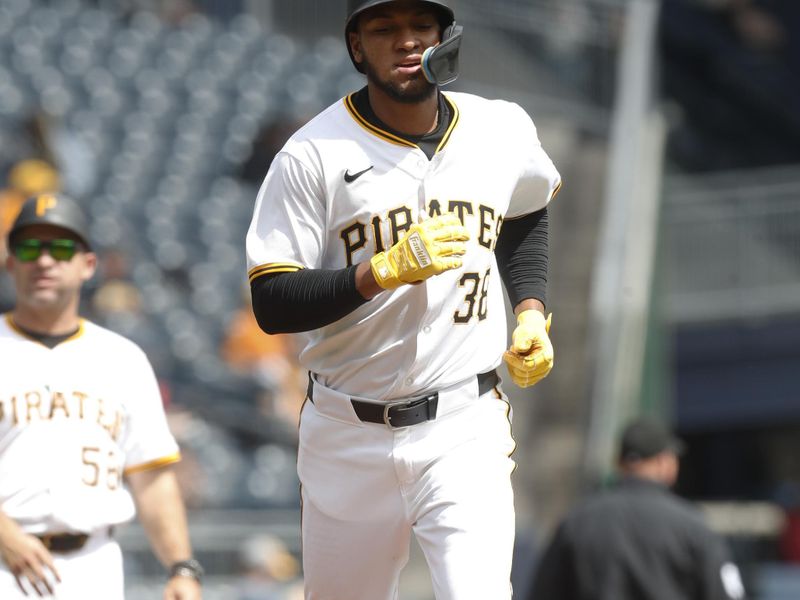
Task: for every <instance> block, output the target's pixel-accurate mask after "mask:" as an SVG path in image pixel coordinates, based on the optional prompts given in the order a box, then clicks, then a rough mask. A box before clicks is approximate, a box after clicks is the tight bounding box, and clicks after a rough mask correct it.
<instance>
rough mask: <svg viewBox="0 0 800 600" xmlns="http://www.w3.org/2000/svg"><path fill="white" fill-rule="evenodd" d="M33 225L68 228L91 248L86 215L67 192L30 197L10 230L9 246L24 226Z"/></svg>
mask: <svg viewBox="0 0 800 600" xmlns="http://www.w3.org/2000/svg"><path fill="white" fill-rule="evenodd" d="M31 225H53V226H55V227H61V228H62V229H67V230H68V231H71V232H72V233H74V234H75V235H77V236H78V237H79V238H80V239H81V242H82V243H83V245H84V246H86V248H87V249H91V245H90V244H89V226H88V223H87V221H86V215H84V213H83V210H82V209H81V207H80V205H79V204H78V203H77V202H76V201H75V200H73V199H72V198H70V197H69V196H67V195H65V194H62V193H47V194H38V195H36V196H33V197H31V198H28V199H27V200H26V201H25V203H24V204H23V205H22V208H21V209H20V211H19V214H18V215H17V218H16V220H15V221H14V224H13V225H12V226H11V229H10V230H9V232H8V244H9V246H10V245H11V243H12V241H13V240H14V236H15V235H16V234H17V233H18V232H19V231H20V230H21V229H22V228H23V227H30V226H31Z"/></svg>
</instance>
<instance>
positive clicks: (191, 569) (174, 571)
mask: <svg viewBox="0 0 800 600" xmlns="http://www.w3.org/2000/svg"><path fill="white" fill-rule="evenodd" d="M204 574H205V570H204V569H203V567H202V565H201V564H200V563H199V562H198V561H197V560H195V559H194V558H190V559H189V560H179V561H178V562H176V563H173V564H172V566H171V567H170V568H169V578H170V579H172V578H173V577H192V578H194V579H196V580H197V582H198V583H199V582H200V580H201V579H202V578H203V575H204Z"/></svg>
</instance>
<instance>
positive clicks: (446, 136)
mask: <svg viewBox="0 0 800 600" xmlns="http://www.w3.org/2000/svg"><path fill="white" fill-rule="evenodd" d="M442 95H443V96H444V101H445V102H447V105H448V106H449V107H450V109H451V110H452V111H453V118H452V119H451V120H450V126H449V127H448V128H447V131H445V132H444V135H443V136H442V141H441V142H439V145H438V146H436V152H439V150H441V149H442V148H444V147H445V145H446V144H447V142H449V141H450V136H451V135H452V133H453V130H454V129H455V128H456V125H457V124H458V120H459V118H460V117H461V112H460V111H459V110H458V106H456V103H455V102H453V101H452V100H450V98H448V97H447V94H442Z"/></svg>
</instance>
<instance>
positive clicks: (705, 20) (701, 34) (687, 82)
mask: <svg viewBox="0 0 800 600" xmlns="http://www.w3.org/2000/svg"><path fill="white" fill-rule="evenodd" d="M798 31H800V3H798V2H796V1H795V0H670V1H669V2H663V3H662V15H661V22H660V54H661V77H662V86H663V93H664V95H665V98H666V99H668V100H670V101H671V103H670V104H669V105H668V107H669V108H670V109H671V110H670V111H669V112H670V114H671V115H672V120H673V123H672V133H671V136H670V140H669V155H670V157H671V159H672V160H673V161H674V163H675V164H676V165H677V166H678V167H680V168H682V169H684V170H687V171H691V172H700V171H713V170H719V169H736V168H744V167H758V166H764V165H775V164H788V163H794V162H798V161H800V35H798Z"/></svg>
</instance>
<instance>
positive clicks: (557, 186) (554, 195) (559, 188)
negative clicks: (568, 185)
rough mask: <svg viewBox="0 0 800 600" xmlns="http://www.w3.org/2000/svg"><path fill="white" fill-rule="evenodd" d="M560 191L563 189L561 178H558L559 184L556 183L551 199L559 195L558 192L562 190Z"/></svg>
mask: <svg viewBox="0 0 800 600" xmlns="http://www.w3.org/2000/svg"><path fill="white" fill-rule="evenodd" d="M560 191H561V180H560V179H559V180H558V185H556V187H555V189H554V190H553V191H552V192H551V194H550V200H549V201H552V200H554V199H555V197H556V196H557V195H558V192H560Z"/></svg>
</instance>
